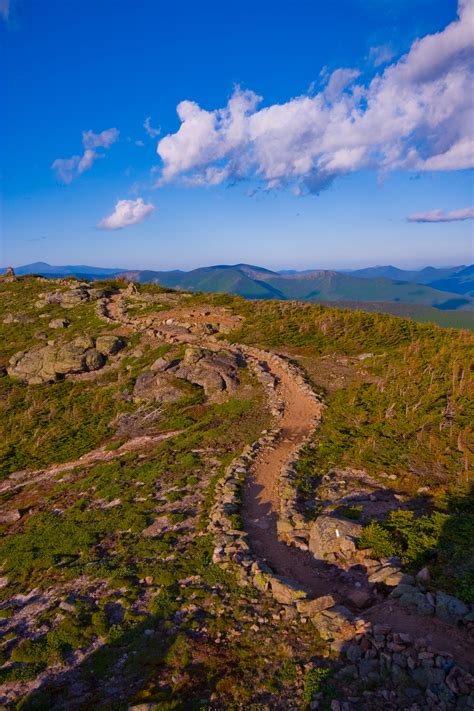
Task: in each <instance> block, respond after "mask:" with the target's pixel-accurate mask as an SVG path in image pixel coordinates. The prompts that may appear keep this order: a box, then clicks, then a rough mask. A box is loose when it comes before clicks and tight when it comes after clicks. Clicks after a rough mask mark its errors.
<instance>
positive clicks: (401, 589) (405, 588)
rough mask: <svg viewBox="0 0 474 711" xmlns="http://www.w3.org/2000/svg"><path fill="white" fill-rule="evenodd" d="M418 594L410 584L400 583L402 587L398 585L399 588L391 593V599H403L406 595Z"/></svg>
mask: <svg viewBox="0 0 474 711" xmlns="http://www.w3.org/2000/svg"><path fill="white" fill-rule="evenodd" d="M415 592H418V591H417V589H416V588H415V586H414V585H411V584H410V583H400V585H397V587H396V588H395V589H394V590H392V592H391V593H390V597H395V598H397V597H401V596H402V595H404V594H405V593H407V594H410V593H415Z"/></svg>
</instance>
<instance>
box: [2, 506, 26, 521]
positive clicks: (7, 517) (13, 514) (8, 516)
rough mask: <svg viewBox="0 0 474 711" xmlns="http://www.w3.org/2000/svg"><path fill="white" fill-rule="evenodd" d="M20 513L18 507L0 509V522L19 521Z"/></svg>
mask: <svg viewBox="0 0 474 711" xmlns="http://www.w3.org/2000/svg"><path fill="white" fill-rule="evenodd" d="M20 518H21V514H20V512H19V511H18V509H10V511H0V524H4V523H15V521H19V519H20Z"/></svg>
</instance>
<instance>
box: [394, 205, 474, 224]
mask: <svg viewBox="0 0 474 711" xmlns="http://www.w3.org/2000/svg"><path fill="white" fill-rule="evenodd" d="M473 219H474V207H462V208H459V210H451V212H444V210H431V211H430V212H415V213H414V214H413V215H410V217H409V218H408V221H409V222H459V221H461V220H473Z"/></svg>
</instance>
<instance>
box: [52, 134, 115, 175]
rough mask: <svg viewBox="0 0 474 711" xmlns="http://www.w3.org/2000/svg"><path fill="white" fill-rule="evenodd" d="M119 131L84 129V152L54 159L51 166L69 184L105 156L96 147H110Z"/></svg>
mask: <svg viewBox="0 0 474 711" xmlns="http://www.w3.org/2000/svg"><path fill="white" fill-rule="evenodd" d="M119 133H120V132H119V131H118V130H117V129H116V128H108V129H106V130H105V131H102V133H94V132H93V131H83V133H82V145H83V146H84V153H83V154H82V155H81V156H79V155H74V156H71V158H56V160H55V161H53V163H52V165H51V168H52V169H53V170H54V171H55V172H56V176H57V178H58V179H59V180H60V181H61V182H62V183H65V184H69V183H72V181H73V180H74V179H75V178H77V177H78V176H79V175H81V174H82V173H84V172H85V171H86V170H90V168H92V166H93V165H94V163H95V161H96V160H98V159H100V158H104V153H98V152H97V150H96V149H97V148H109V147H110V146H111V145H112V144H113V143H115V142H116V141H117V140H118V137H119Z"/></svg>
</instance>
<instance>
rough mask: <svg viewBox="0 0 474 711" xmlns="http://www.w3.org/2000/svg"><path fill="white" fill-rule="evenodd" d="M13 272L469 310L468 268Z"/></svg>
mask: <svg viewBox="0 0 474 711" xmlns="http://www.w3.org/2000/svg"><path fill="white" fill-rule="evenodd" d="M15 271H16V273H17V274H19V275H21V274H41V275H43V276H48V277H64V276H75V277H78V278H80V279H101V278H108V277H120V278H124V279H127V280H130V281H137V282H143V283H147V282H152V283H153V282H154V283H157V284H161V285H162V286H166V287H170V288H173V289H181V290H191V291H203V292H210V293H226V292H227V293H230V294H238V295H239V296H244V297H246V298H250V299H282V300H288V299H295V300H300V301H323V302H327V301H331V302H349V301H352V302H360V303H368V302H378V303H379V302H384V303H399V304H420V305H424V306H429V307H434V308H436V309H441V310H474V266H470V267H451V268H446V269H435V268H434V267H426V268H425V269H421V270H419V271H417V272H407V271H404V270H402V269H398V268H397V267H393V266H387V267H370V268H368V269H362V270H357V271H356V272H337V271H332V270H327V269H326V270H306V271H302V272H294V271H292V270H287V271H286V272H273V271H271V270H270V269H265V268H263V267H258V266H255V265H252V264H232V265H227V264H216V265H213V266H210V267H200V268H198V269H193V270H191V271H188V272H186V271H182V270H180V269H175V270H172V271H154V270H149V269H137V270H124V269H118V268H107V267H94V266H88V265H65V266H52V265H50V264H47V263H45V262H35V263H34V264H27V265H24V266H20V267H17V268H15ZM370 274H372V276H370ZM386 274H396V275H400V274H402V275H403V276H404V277H406V276H407V275H413V277H414V278H413V279H406V278H404V279H394V278H391V277H387V276H386ZM434 277H436V278H434ZM415 278H416V280H415Z"/></svg>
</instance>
